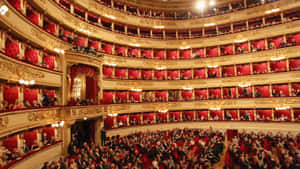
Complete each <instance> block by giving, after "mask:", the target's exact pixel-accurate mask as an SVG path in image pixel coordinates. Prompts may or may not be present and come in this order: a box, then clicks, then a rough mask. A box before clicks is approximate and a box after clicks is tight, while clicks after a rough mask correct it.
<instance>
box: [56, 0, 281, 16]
mask: <svg viewBox="0 0 300 169" xmlns="http://www.w3.org/2000/svg"><path fill="white" fill-rule="evenodd" d="M96 1H98V2H99V3H100V4H103V5H105V6H107V7H111V8H113V9H116V10H118V11H121V12H125V13H127V14H129V15H134V16H141V17H147V18H154V19H167V20H184V19H195V18H201V17H209V16H214V15H221V14H225V13H229V12H235V11H238V10H242V9H245V8H252V7H255V6H259V5H263V4H266V3H270V2H275V1H277V0H267V1H259V0H257V1H256V0H255V1H252V0H247V1H243V0H239V1H236V2H231V3H229V4H222V6H217V7H212V8H209V9H206V10H205V11H203V13H199V12H195V11H176V12H174V11H164V10H158V9H145V8H139V7H136V6H132V5H130V4H125V3H122V2H115V1H111V0H96ZM59 3H60V4H61V5H63V6H64V8H66V9H67V10H70V6H71V5H73V4H71V3H70V2H69V1H68V0H59ZM73 6H74V13H75V14H76V15H79V16H81V17H83V18H84V13H85V12H86V11H85V10H84V9H82V8H80V7H79V6H76V5H73ZM88 15H92V14H90V13H88ZM93 15H94V14H93Z"/></svg>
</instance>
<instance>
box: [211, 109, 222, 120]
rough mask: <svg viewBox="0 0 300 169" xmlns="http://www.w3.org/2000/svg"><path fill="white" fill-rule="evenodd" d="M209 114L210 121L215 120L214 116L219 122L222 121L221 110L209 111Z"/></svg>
mask: <svg viewBox="0 0 300 169" xmlns="http://www.w3.org/2000/svg"><path fill="white" fill-rule="evenodd" d="M209 114H210V117H211V118H212V119H216V116H218V119H219V120H223V112H222V110H211V111H209Z"/></svg>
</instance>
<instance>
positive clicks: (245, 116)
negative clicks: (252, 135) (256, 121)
mask: <svg viewBox="0 0 300 169" xmlns="http://www.w3.org/2000/svg"><path fill="white" fill-rule="evenodd" d="M241 120H250V115H249V113H248V112H247V111H245V113H244V115H243V116H242V117H241Z"/></svg>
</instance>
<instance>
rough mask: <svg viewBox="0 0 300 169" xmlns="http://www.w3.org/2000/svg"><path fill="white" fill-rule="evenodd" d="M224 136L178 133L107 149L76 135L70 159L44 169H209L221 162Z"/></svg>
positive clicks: (114, 143) (148, 135) (133, 138)
mask: <svg viewBox="0 0 300 169" xmlns="http://www.w3.org/2000/svg"><path fill="white" fill-rule="evenodd" d="M223 141H224V135H223V133H221V132H220V131H216V130H212V129H207V130H203V129H174V130H171V131H169V130H168V131H156V132H145V133H135V134H132V135H128V136H124V137H120V136H115V137H111V138H108V140H107V141H106V143H105V146H100V145H95V144H94V143H90V144H88V143H86V142H84V143H82V144H81V143H80V138H78V137H76V135H73V137H72V141H71V144H70V146H69V154H70V157H69V158H66V159H65V158H64V157H61V158H60V160H59V161H52V162H46V163H45V164H44V166H43V169H52V168H65V169H66V168H73V169H76V168H78V169H87V168H90V169H94V168H96V169H108V168H111V169H116V168H135V169H138V168H152V169H159V168H161V169H163V168H171V169H175V168H184V169H187V168H195V169H200V168H208V167H209V166H210V165H213V164H215V163H217V162H218V161H219V160H220V154H221V153H222V152H223V148H224V144H223Z"/></svg>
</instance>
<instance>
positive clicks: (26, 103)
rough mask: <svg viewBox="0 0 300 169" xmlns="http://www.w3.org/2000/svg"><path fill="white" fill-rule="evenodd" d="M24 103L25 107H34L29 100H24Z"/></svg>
mask: <svg viewBox="0 0 300 169" xmlns="http://www.w3.org/2000/svg"><path fill="white" fill-rule="evenodd" d="M23 103H24V107H25V108H32V107H33V106H32V105H31V104H30V102H29V101H28V100H24V101H23Z"/></svg>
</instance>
